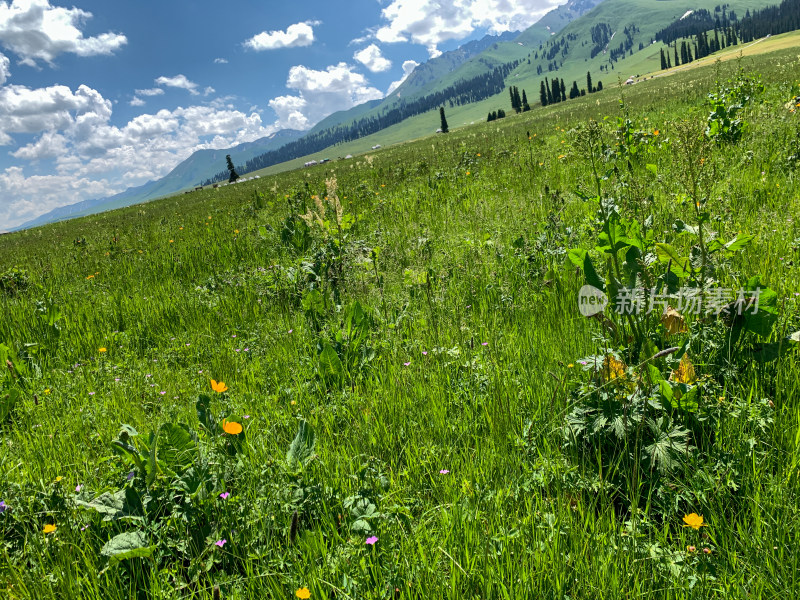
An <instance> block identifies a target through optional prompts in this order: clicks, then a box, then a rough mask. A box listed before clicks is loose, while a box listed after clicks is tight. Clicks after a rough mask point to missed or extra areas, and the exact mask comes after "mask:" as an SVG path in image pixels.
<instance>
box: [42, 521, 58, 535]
mask: <svg viewBox="0 0 800 600" xmlns="http://www.w3.org/2000/svg"><path fill="white" fill-rule="evenodd" d="M55 530H56V526H55V525H53V524H52V523H48V524H47V525H45V526H44V529H43V530H42V531H43V532H44V533H53V532H54V531H55Z"/></svg>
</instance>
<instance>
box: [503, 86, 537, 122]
mask: <svg viewBox="0 0 800 600" xmlns="http://www.w3.org/2000/svg"><path fill="white" fill-rule="evenodd" d="M508 92H509V94H510V95H511V108H512V109H514V112H517V113H521V112H527V111H529V110H530V109H531V107H530V105H529V104H528V95H527V94H526V93H525V90H522V96H520V95H519V88H518V87H517V86H515V85H512V86H511V87H510V88H508ZM504 116H505V115H504Z"/></svg>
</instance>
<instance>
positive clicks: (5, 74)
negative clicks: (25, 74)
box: [0, 54, 11, 85]
mask: <svg viewBox="0 0 800 600" xmlns="http://www.w3.org/2000/svg"><path fill="white" fill-rule="evenodd" d="M10 67H11V61H10V60H8V57H7V56H5V55H4V54H0V85H3V84H4V83H5V82H6V80H7V79H8V78H9V77H10V76H11V68H10Z"/></svg>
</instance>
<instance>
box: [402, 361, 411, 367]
mask: <svg viewBox="0 0 800 600" xmlns="http://www.w3.org/2000/svg"><path fill="white" fill-rule="evenodd" d="M410 364H411V361H408V362H405V363H403V366H404V367H407V366H408V365H410Z"/></svg>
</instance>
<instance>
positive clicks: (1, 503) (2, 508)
mask: <svg viewBox="0 0 800 600" xmlns="http://www.w3.org/2000/svg"><path fill="white" fill-rule="evenodd" d="M8 508H9V507H8V504H6V503H5V500H0V513H4V512H6V511H7V510H8Z"/></svg>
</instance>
